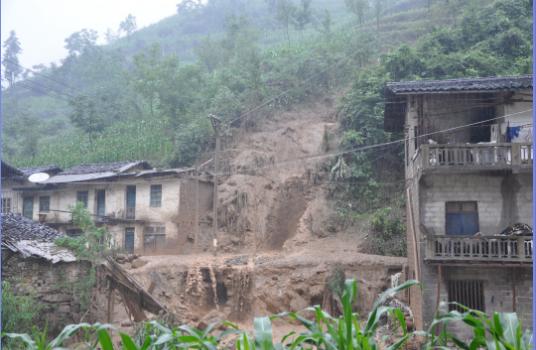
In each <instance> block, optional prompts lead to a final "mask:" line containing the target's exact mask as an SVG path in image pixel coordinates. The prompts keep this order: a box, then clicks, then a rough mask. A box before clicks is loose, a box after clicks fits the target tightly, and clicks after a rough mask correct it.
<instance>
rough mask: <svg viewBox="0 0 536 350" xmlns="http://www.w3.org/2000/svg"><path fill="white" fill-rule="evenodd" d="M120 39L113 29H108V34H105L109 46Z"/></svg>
mask: <svg viewBox="0 0 536 350" xmlns="http://www.w3.org/2000/svg"><path fill="white" fill-rule="evenodd" d="M118 38H119V34H118V33H117V32H114V31H113V30H112V29H111V28H108V29H107V30H106V33H104V39H105V40H106V43H107V44H111V43H113V42H114V41H116V40H117V39H118Z"/></svg>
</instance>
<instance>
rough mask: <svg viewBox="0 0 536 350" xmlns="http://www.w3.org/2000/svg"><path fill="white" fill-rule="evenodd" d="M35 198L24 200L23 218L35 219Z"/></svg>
mask: <svg viewBox="0 0 536 350" xmlns="http://www.w3.org/2000/svg"><path fill="white" fill-rule="evenodd" d="M33 204H34V202H33V197H23V198H22V216H24V217H26V218H28V219H33Z"/></svg>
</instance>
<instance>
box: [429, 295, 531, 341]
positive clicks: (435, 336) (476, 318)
mask: <svg viewBox="0 0 536 350" xmlns="http://www.w3.org/2000/svg"><path fill="white" fill-rule="evenodd" d="M455 304H456V305H458V306H459V307H460V308H462V309H464V312H458V311H449V312H448V313H445V314H438V315H437V316H436V317H435V319H434V320H433V321H432V323H431V324H430V326H429V329H428V330H427V332H424V333H423V334H421V335H423V336H424V337H425V343H424V346H423V349H427V350H428V349H429V350H432V349H438V348H454V347H455V348H458V349H489V350H528V349H532V348H533V344H534V341H533V336H532V333H531V332H530V331H529V330H525V331H524V330H523V326H522V324H521V322H520V321H519V319H518V318H517V314H516V313H514V312H506V313H498V312H493V313H492V314H490V315H488V314H486V313H484V312H481V311H478V310H471V309H469V308H467V307H465V306H463V305H460V304H457V303H455ZM449 323H457V324H460V323H461V324H465V325H466V326H468V327H469V328H470V329H471V330H472V333H473V336H472V337H471V338H470V339H469V340H461V339H459V338H458V337H456V336H455V335H454V334H452V333H450V332H449V331H448V324H449Z"/></svg>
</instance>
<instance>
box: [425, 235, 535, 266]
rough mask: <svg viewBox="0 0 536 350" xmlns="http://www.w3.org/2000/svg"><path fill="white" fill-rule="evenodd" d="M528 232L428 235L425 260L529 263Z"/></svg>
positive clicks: (453, 262)
mask: <svg viewBox="0 0 536 350" xmlns="http://www.w3.org/2000/svg"><path fill="white" fill-rule="evenodd" d="M532 244H533V243H532V236H503V235H494V236H451V235H448V236H446V235H441V236H428V237H427V247H426V256H425V261H427V262H429V263H446V264H448V263H450V264H460V263H463V264H471V263H473V264H489V263H495V264H501V265H502V264H505V265H519V264H529V265H530V264H532Z"/></svg>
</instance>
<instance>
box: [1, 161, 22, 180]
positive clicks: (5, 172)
mask: <svg viewBox="0 0 536 350" xmlns="http://www.w3.org/2000/svg"><path fill="white" fill-rule="evenodd" d="M22 175H23V174H22V171H20V170H19V169H17V168H15V167H14V166H11V165H9V164H7V163H6V162H4V161H2V178H7V177H13V176H22Z"/></svg>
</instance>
